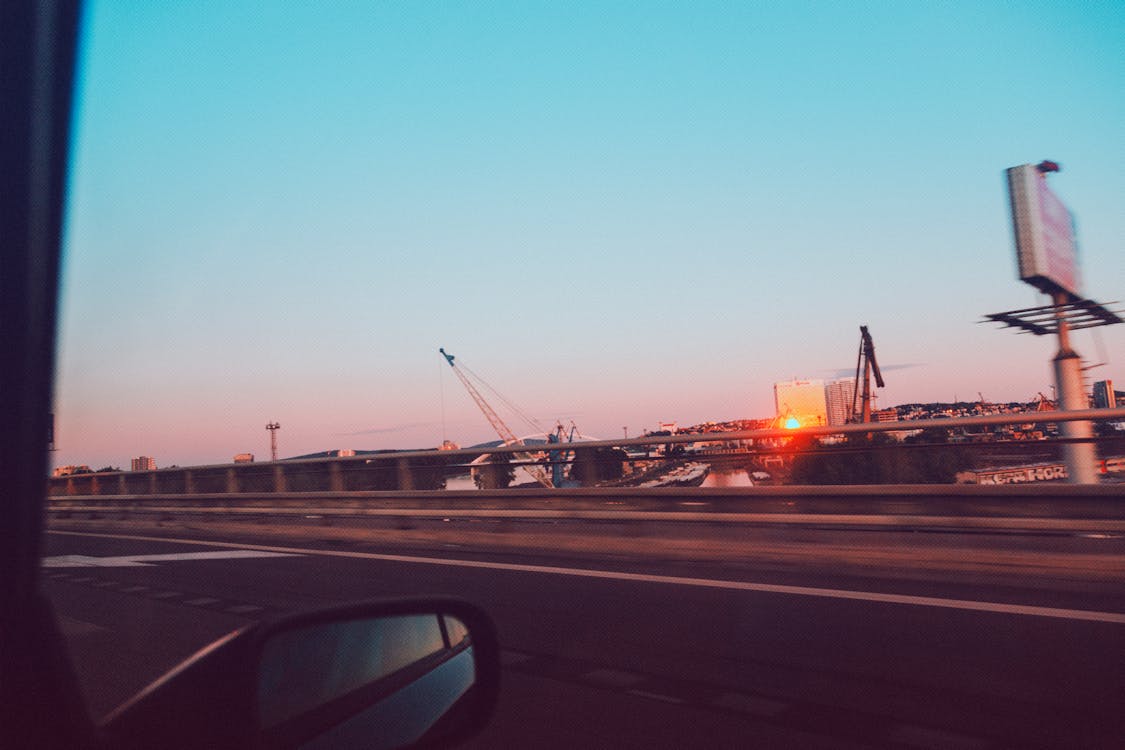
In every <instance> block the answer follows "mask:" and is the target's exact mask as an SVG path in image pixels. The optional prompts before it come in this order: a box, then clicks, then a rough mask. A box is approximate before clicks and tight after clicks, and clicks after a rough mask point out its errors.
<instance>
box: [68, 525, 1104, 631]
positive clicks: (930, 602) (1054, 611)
mask: <svg viewBox="0 0 1125 750" xmlns="http://www.w3.org/2000/svg"><path fill="white" fill-rule="evenodd" d="M47 533H48V534H64V535H70V536H86V537H100V538H105V539H129V540H133V541H142V542H168V543H175V544H196V545H200V546H204V547H223V548H228V549H252V550H262V551H266V552H280V553H283V554H287V555H312V556H319V557H350V558H355V559H360V560H382V561H384V562H401V563H415V564H419V565H447V566H450V567H460V568H482V569H485V570H507V571H515V572H520V573H547V574H551V575H563V576H575V577H578V578H600V579H603V580H615V581H633V582H637V583H660V584H667V585H673V586H697V587H701V588H715V589H729V590H733V591H756V592H760V593H766V594H791V595H794V596H814V597H820V598H824V599H848V600H852V601H866V602H879V603H881V604H908V605H913V606H917V607H935V608H938V609H960V610H967V611H971V612H991V613H994V614H1003V615H1028V616H1031V617H1054V618H1058V619H1062V620H1084V621H1088V622H1109V623H1114V624H1117V625H1125V612H1100V611H1097V610H1089V609H1062V608H1060V607H1039V606H1035V605H1030V604H1005V603H1002V602H984V601H973V600H970V599H941V598H938V597H933V596H911V595H907V594H882V593H878V592H872V591H849V590H847V589H822V588H815V587H810V586H785V585H780V584H774V583H754V582H751V581H727V580H723V579H711V578H684V577H680V576H662V575H651V574H648V573H623V572H620V571H616V570H593V569H588V568H560V567H555V566H552V565H525V564H520V563H501V562H489V561H485V560H456V559H451V558H450V559H447V558H441V557H411V556H409V555H386V554H379V553H375V552H350V551H345V550H320V549H303V548H298V547H278V546H274V545H265V544H235V543H234V542H205V541H200V540H197V539H172V538H167V537H158V536H139V535H138V536H132V535H124V534H97V533H93V532H86V531H48V532H47Z"/></svg>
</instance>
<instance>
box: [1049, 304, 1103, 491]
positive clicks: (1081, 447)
mask: <svg viewBox="0 0 1125 750" xmlns="http://www.w3.org/2000/svg"><path fill="white" fill-rule="evenodd" d="M1051 301H1052V302H1053V303H1054V313H1055V325H1056V328H1057V330H1056V333H1057V334H1058V338H1059V351H1058V353H1057V354H1056V355H1055V358H1054V360H1052V361H1053V363H1054V366H1055V383H1056V385H1057V386H1058V390H1057V391H1056V392H1057V393H1058V401H1057V402H1056V403H1057V405H1058V408H1059V409H1060V410H1061V411H1076V410H1079V409H1089V408H1090V404H1089V402H1088V401H1087V400H1086V391H1085V389H1084V388H1083V386H1082V359H1081V358H1080V357H1079V356H1078V354H1077V352H1075V351H1074V349H1072V348H1071V346H1070V321H1068V320H1067V317H1066V315H1065V314H1064V313H1063V310H1065V305H1066V303H1067V302H1069V301H1070V300H1069V296H1068V295H1067V294H1066V293H1065V292H1054V293H1053V294H1052V295H1051ZM1059 431H1060V432H1061V433H1062V436H1063V438H1064V439H1066V440H1075V441H1082V442H1068V443H1063V461H1064V462H1065V463H1066V468H1067V472H1068V473H1069V475H1070V481H1071V482H1073V483H1075V484H1097V483H1098V473H1097V468H1096V467H1097V459H1098V455H1097V450H1096V449H1095V447H1094V444H1093V443H1092V442H1089V441H1090V439H1091V438H1092V437H1093V436H1094V426H1093V424H1092V423H1091V422H1063V423H1061V424H1060V425H1059Z"/></svg>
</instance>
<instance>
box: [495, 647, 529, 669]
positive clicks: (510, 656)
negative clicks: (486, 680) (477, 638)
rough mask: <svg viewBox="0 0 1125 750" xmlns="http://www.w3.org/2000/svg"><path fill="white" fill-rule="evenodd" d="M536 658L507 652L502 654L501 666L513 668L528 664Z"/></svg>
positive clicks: (517, 652) (515, 652)
mask: <svg viewBox="0 0 1125 750" xmlns="http://www.w3.org/2000/svg"><path fill="white" fill-rule="evenodd" d="M534 658H535V657H533V656H532V655H531V654H525V653H521V652H519V651H506V650H505V651H501V652H500V666H502V667H512V666H515V665H517V664H526V663H527V662H529V661H531V660H532V659H534Z"/></svg>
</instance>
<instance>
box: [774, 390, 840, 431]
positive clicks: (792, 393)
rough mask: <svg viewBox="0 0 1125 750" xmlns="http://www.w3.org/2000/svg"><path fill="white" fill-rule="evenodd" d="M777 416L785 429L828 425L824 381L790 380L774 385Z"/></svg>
mask: <svg viewBox="0 0 1125 750" xmlns="http://www.w3.org/2000/svg"><path fill="white" fill-rule="evenodd" d="M773 400H774V404H775V405H776V406H777V416H778V419H779V420H780V421H781V424H782V426H784V427H813V426H816V425H826V424H828V404H827V402H826V401H825V398H824V381H823V380H789V381H785V382H782V383H774V384H773Z"/></svg>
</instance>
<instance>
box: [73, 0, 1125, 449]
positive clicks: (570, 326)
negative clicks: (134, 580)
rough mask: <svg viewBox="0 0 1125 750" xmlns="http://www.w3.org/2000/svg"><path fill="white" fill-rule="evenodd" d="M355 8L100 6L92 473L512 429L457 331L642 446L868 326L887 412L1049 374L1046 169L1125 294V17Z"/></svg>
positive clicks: (91, 192)
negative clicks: (1023, 199) (1013, 215)
mask: <svg viewBox="0 0 1125 750" xmlns="http://www.w3.org/2000/svg"><path fill="white" fill-rule="evenodd" d="M325 5H328V4H321V3H305V4H298V3H287V4H278V6H277V7H270V6H269V4H267V7H266V8H264V9H263V8H258V7H257V4H255V3H240V2H222V3H218V2H215V3H205V2H198V3H181V2H175V3H151V4H143V3H114V2H104V1H99V0H94V1H93V2H91V3H89V7H88V9H87V17H86V29H85V37H84V57H83V69H82V76H81V88H80V91H79V94H78V118H77V123H76V124H77V127H76V131H75V139H74V162H73V169H72V175H71V191H70V215H69V226H68V236H67V249H66V263H65V269H64V298H63V317H62V323H61V344H60V347H61V348H60V362H59V378H58V384H57V389H56V403H57V405H56V410H57V413H58V417H57V419H58V426H57V428H58V441H59V447H60V450H59V452H58V453H57V454H56V462H57V463H72V462H78V463H89V464H92V465H93V464H97V465H98V466H101V465H106V464H112V465H123V464H124V465H126V466H127V462H128V458H129V457H130V456H135V455H141V454H145V455H153V456H155V457H156V458H157V461H158V463H159V464H160V465H167V464H172V463H176V464H180V465H184V464H192V463H213V462H222V461H227V460H229V459H230V457H231V456H232V455H233V454H234V453H238V452H243V451H250V452H254V453H257V454H265V453H266V446H267V445H268V435H267V433H266V431H265V429H264V426H265V423H266V421H267V420H277V421H279V422H281V424H282V430H281V432H280V433H279V439H280V442H281V446H282V454H283V455H293V454H298V453H303V452H309V451H314V450H323V449H327V448H346V447H352V448H381V447H420V446H430V445H436V444H438V443H439V442H440V441H441V439H442V437H443V422H444V435H445V436H446V437H449V438H450V439H453V440H456V441H458V442H461V443H464V444H469V443H472V442H477V441H480V440H485V439H488V438H490V437H491V432H490V430H489V427H488V425H487V423H486V422H485V420H484V418H483V417H482V416H481V415H480V414H479V412H477V411H476V409H475V407H474V406H473V404H472V402H471V401H470V400H469V398H468V397H467V395H466V394H465V393H464V392H463V391H462V390H461V388H460V385H459V384H458V383H456V381H454V380H453V379H452V377H451V376H450V374H449V373H444V372H443V371H442V368H443V367H445V365H444V364H443V363H442V361H441V359H440V357H439V355H438V353H437V348H438V347H439V346H444V347H446V349H447V350H449V351H451V352H453V353H454V354H457V355H458V356H460V357H461V358H462V359H463V361H465V362H466V363H468V364H469V365H470V366H471V367H472V368H473V369H474V370H476V371H477V372H478V373H480V374H481V375H482V376H484V377H486V378H487V379H488V380H489V381H490V382H491V383H492V384H493V385H494V386H495V387H496V388H497V389H498V390H500V391H501V392H502V393H504V394H505V395H506V396H507V397H508V398H510V399H511V400H513V401H515V402H517V403H518V404H520V405H521V406H522V407H523V408H524V409H525V410H526V411H527V412H529V413H531V414H534V415H535V416H537V417H538V418H540V419H541V420H542V421H543V422H544V424H546V425H549V424H551V423H553V421H554V419H555V418H558V417H561V418H564V419H567V420H568V419H570V418H573V419H575V421H576V422H577V423H578V425H579V427H580V428H581V429H582V430H583V432H586V433H589V434H593V435H599V436H606V437H609V436H612V435H617V434H620V433H621V428H622V427H623V426H628V427H629V430H630V434H637V433H639V432H640V431H641V429H643V428H646V427H647V428H655V427H656V423H657V422H658V421H661V420H664V421H671V420H676V421H679V422H680V423H681V424H691V423H695V422H700V421H705V420H722V419H731V418H744V417H760V416H769V415H771V413H772V408H773V404H772V390H771V385H772V383H773V382H774V381H777V380H782V379H787V378H790V377H794V376H796V377H826V376H829V375H831V373H832V372H833V371H835V370H837V369H839V368H847V367H849V366H851V365H853V364H854V357H855V348H856V346H857V343H858V331H857V327H858V326H859V325H860V324H867V325H869V326H870V328H871V331H872V333H873V335H874V337H875V343H876V347H877V351H878V354H879V358H880V361H881V362H882V363H884V364H887V365H891V364H914V365H916V366H914V367H910V368H907V369H901V370H894V371H891V372H888V377H887V381H888V384H887V387H886V389H885V390H884V392H883V394H882V396H881V402H882V403H884V404H894V403H903V402H909V401H919V400H921V401H930V400H950V399H952V398H953V396H954V395H958V396H960V397H962V398H975V395H976V393H977V391H980V392H982V393H983V394H984V395H985V397H986V398H988V399H991V400H996V401H1001V400H1005V401H1006V400H1017V399H1018V400H1025V399H1029V398H1031V397H1032V396H1034V395H1035V393H1036V392H1038V391H1046V392H1048V393H1049V384H1050V383H1051V382H1052V378H1051V375H1050V371H1049V359H1050V357H1051V355H1052V354H1053V344H1052V342H1051V341H1049V340H1045V339H1042V340H1037V339H1034V338H1032V337H1029V336H1017V335H1015V334H1013V333H1010V332H1003V331H998V330H996V329H994V328H993V327H991V326H986V325H979V324H977V323H976V321H977V320H979V318H980V317H981V315H982V314H984V313H987V312H997V311H1001V310H1007V309H1013V308H1018V307H1026V306H1030V305H1033V304H1037V303H1039V302H1040V301H1041V299H1040V298H1039V297H1038V296H1037V295H1036V294H1035V293H1034V291H1033V290H1032V289H1031V288H1030V287H1027V286H1025V285H1024V284H1022V283H1020V282H1019V281H1017V280H1016V279H1015V269H1014V266H1015V263H1014V258H1013V250H1012V239H1011V230H1010V227H1009V219H1008V213H1007V211H1008V209H1007V203H1006V195H1005V189H1004V182H1003V170H1004V169H1005V168H1006V167H1009V166H1013V165H1016V164H1021V163H1026V162H1037V161H1039V160H1041V159H1044V158H1051V159H1055V160H1057V161H1059V162H1060V163H1061V164H1062V165H1063V170H1064V171H1063V172H1062V173H1061V174H1058V175H1055V176H1053V177H1052V184H1053V186H1054V189H1055V191H1056V192H1057V193H1058V194H1059V195H1060V197H1061V198H1062V199H1063V200H1064V201H1065V202H1066V203H1067V204H1068V205H1069V206H1070V207H1071V209H1072V210H1073V211H1074V213H1075V214H1076V216H1077V219H1078V226H1079V233H1080V240H1081V246H1082V253H1083V258H1082V259H1083V263H1084V275H1085V281H1086V291H1087V292H1088V294H1089V295H1090V296H1092V297H1094V298H1095V299H1099V300H1113V299H1119V298H1121V297H1122V295H1123V293H1125V263H1123V260H1122V258H1123V255H1122V241H1123V239H1125V212H1123V211H1122V210H1121V206H1122V205H1123V204H1125V163H1123V162H1125V159H1123V156H1125V153H1123V149H1122V133H1123V132H1125V128H1123V125H1125V96H1123V95H1122V94H1123V92H1125V55H1122V53H1121V46H1120V40H1121V39H1122V38H1125V8H1123V7H1122V6H1121V4H1120V3H1081V4H1072V3H1045V2H1041V3H1030V2H1025V3H1020V2H1016V3H942V4H925V5H923V4H915V3H868V4H862V3H854V2H850V3H790V2H785V3H708V2H703V3H698V2H693V3H656V2H638V3H628V2H615V3H592V2H591V3H558V2H550V3H548V2H544V3H534V2H519V3H460V4H458V3H422V2H403V3H336V4H331V9H326V8H325V7H323V6H325ZM1121 329H1125V326H1118V327H1116V328H1109V329H1105V330H1104V332H1103V333H1102V334H1101V339H1100V341H1099V340H1096V339H1095V338H1094V337H1093V336H1091V335H1089V334H1082V335H1080V336H1079V337H1078V339H1077V341H1076V344H1077V346H1078V348H1079V351H1080V353H1081V354H1083V355H1084V356H1086V357H1088V358H1089V359H1090V360H1091V361H1097V362H1100V361H1102V360H1103V359H1107V358H1108V359H1109V361H1110V364H1109V365H1107V366H1105V367H1101V368H1098V369H1095V370H1091V374H1092V375H1094V376H1095V377H1096V378H1098V379H1100V378H1103V377H1110V378H1113V377H1114V375H1117V379H1118V380H1125V371H1123V370H1122V362H1121V358H1122V355H1125V330H1121ZM443 400H444V409H443V407H442V402H443ZM443 412H444V418H443Z"/></svg>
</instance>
